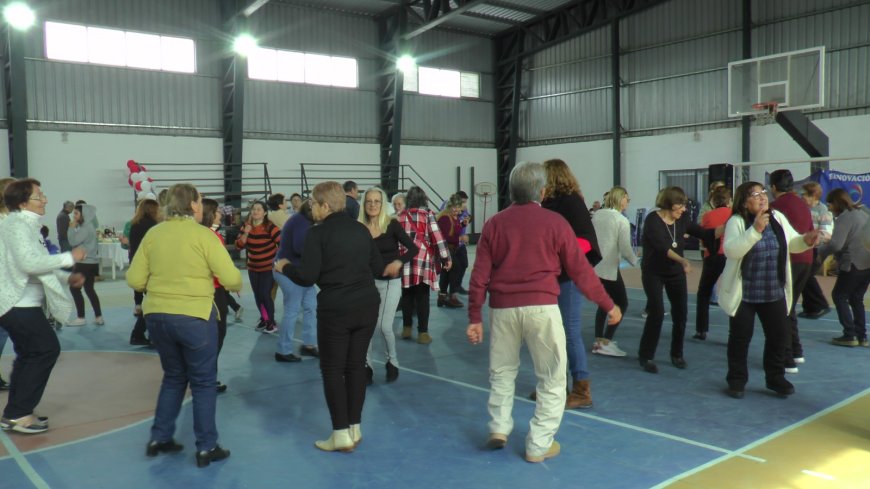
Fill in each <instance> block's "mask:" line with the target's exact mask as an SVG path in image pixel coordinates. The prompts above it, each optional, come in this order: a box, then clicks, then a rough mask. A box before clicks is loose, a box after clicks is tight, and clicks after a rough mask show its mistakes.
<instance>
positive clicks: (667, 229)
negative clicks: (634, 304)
mask: <svg viewBox="0 0 870 489" xmlns="http://www.w3.org/2000/svg"><path fill="white" fill-rule="evenodd" d="M688 201H689V199H688V197H686V193H685V192H683V189H681V188H680V187H667V188H665V189H663V190H662V191H661V192H659V195H658V197H657V198H656V205H657V206H658V208H659V209H658V210H657V211H655V212H651V213H649V215H647V217H646V219H645V220H644V224H643V238H642V239H643V260H642V262H641V280H642V282H643V291H644V293H646V297H647V317H646V322H645V323H644V325H643V335H642V336H641V338H640V348H639V349H638V353H637V356H638V361H639V362H640V366H641V368H643V370H644V371H645V372H649V373H652V374H656V373H658V371H659V370H658V366H656V364H655V362H653V359H654V358H655V354H656V348H657V347H658V344H659V337H660V336H661V332H662V323H663V322H664V317H665V308H664V299H663V297H662V289H664V291H665V293H666V294H667V295H668V300H669V301H670V303H671V319H672V321H673V323H672V324H673V326H672V328H671V349H670V354H671V363H672V364H673V365H674V367H677V368H679V369H684V368H686V367H687V366H688V364H687V363H686V360H685V358H683V338H684V336H685V334H686V317H687V316H688V295H689V292H688V289H687V284H686V275H688V274H689V273H690V272H691V271H692V265H691V264H690V263H689V260H687V259H686V258H684V257H683V250H684V249H685V245H686V240H685V235H686V234H687V233H688V234H691V235H693V236H696V237H703V236H704V234H705V233H704V230H703V229H702V228H701V227H700V226H698V225H697V224H694V223H692V222H691V221H690V220H689V219H688V216H687V215H686V216H684V214H685V212H686V204H687V203H688Z"/></svg>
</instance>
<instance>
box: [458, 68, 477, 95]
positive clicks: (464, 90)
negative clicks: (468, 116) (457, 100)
mask: <svg viewBox="0 0 870 489" xmlns="http://www.w3.org/2000/svg"><path fill="white" fill-rule="evenodd" d="M459 94H460V95H461V96H463V97H469V98H480V75H478V74H477V73H460V75H459Z"/></svg>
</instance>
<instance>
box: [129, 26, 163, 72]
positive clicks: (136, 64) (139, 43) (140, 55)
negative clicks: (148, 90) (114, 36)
mask: <svg viewBox="0 0 870 489" xmlns="http://www.w3.org/2000/svg"><path fill="white" fill-rule="evenodd" d="M127 66H129V67H131V68H147V69H149V70H159V69H160V68H161V66H162V62H161V60H160V36H156V35H154V34H140V33H138V32H128V33H127Z"/></svg>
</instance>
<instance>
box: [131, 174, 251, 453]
mask: <svg viewBox="0 0 870 489" xmlns="http://www.w3.org/2000/svg"><path fill="white" fill-rule="evenodd" d="M164 210H165V214H166V218H165V220H164V221H163V222H161V223H160V224H158V225H156V226H154V227H153V228H151V229H150V230H149V231H148V233H147V234H146V235H145V237H144V238H143V239H142V243H141V244H140V245H139V250H138V251H137V252H136V256H135V257H134V258H133V262H132V263H131V264H130V269H129V270H127V285H129V286H130V287H131V288H133V290H138V291H140V292H141V291H145V290H147V291H148V294H147V295H146V296H145V300H144V302H143V303H142V313H143V314H144V316H145V323H146V325H147V327H148V335H149V337H150V339H151V342H152V343H153V344H154V346H155V348H157V353H158V354H159V355H160V365H161V366H162V367H163V382H162V383H161V386H160V394H159V396H158V397H157V408H156V410H155V412H154V423H153V425H152V426H151V441H150V442H149V443H148V445H147V446H146V448H145V454H146V455H147V456H149V457H155V456H157V455H159V454H160V453H175V452H179V451H181V450H182V449H183V448H184V447H183V446H181V445H179V444H178V443H176V442H175V440H174V439H173V436H174V434H175V426H176V418H177V417H178V413H179V412H180V411H181V404H182V402H183V401H184V393H185V391H187V388H188V386H190V391H191V393H192V394H193V431H194V434H195V435H196V449H197V452H196V465H197V466H198V467H206V466H208V465H209V464H210V463H211V462H216V461H219V460H223V459H225V458H227V457H229V456H230V452H229V450H226V449H224V448H222V447H221V446H220V445H218V443H217V441H218V431H217V424H216V422H215V410H216V398H217V385H218V382H217V351H218V330H217V328H218V326H217V314H216V310H215V305H214V298H215V286H214V278H215V277H220V283H221V284H222V285H223V286H224V287H226V288H227V290H232V291H238V290H241V288H242V275H241V273H240V272H239V270H238V269H237V268H236V266H235V265H234V264H233V260H232V259H231V258H230V255H229V253H227V250H226V248H224V247H223V246H222V245H221V242H220V240H218V239H217V238H216V237H215V235H214V233H213V232H212V231H211V230H210V229H208V228H206V227H205V226H202V225H200V221H201V220H202V195H201V194H200V193H199V192H198V191H197V190H196V187H194V186H193V185H190V184H187V183H179V184H176V185H173V186H172V187H171V188H170V189H169V190H168V192H167V196H166V205H165V207H164Z"/></svg>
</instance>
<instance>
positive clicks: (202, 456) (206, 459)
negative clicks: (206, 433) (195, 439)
mask: <svg viewBox="0 0 870 489" xmlns="http://www.w3.org/2000/svg"><path fill="white" fill-rule="evenodd" d="M229 456H230V451H229V450H227V449H226V448H221V446H220V445H215V447H214V448H212V449H211V450H200V451H198V452H196V466H197V467H200V468H202V467H208V464H210V463H212V462H219V461H221V460H223V459H225V458H227V457H229Z"/></svg>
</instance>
